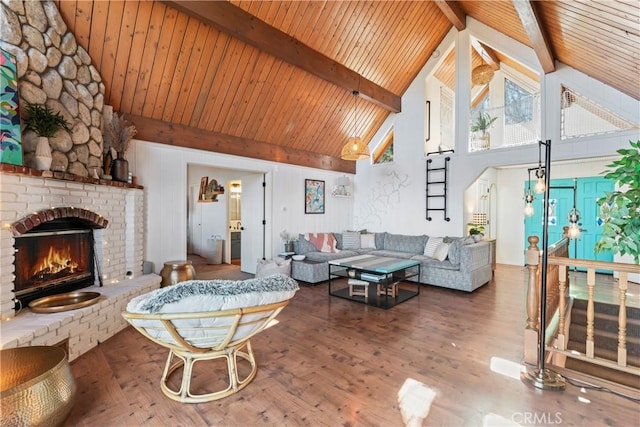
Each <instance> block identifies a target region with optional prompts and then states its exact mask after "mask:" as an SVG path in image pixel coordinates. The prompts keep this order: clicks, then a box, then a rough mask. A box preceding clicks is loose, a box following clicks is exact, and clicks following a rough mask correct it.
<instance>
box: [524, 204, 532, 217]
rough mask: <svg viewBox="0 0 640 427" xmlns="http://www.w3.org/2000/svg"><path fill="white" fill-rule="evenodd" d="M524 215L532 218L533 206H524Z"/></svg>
mask: <svg viewBox="0 0 640 427" xmlns="http://www.w3.org/2000/svg"><path fill="white" fill-rule="evenodd" d="M524 215H525V216H533V205H532V204H531V203H527V204H526V205H524Z"/></svg>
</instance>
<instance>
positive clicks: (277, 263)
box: [255, 258, 291, 278]
mask: <svg viewBox="0 0 640 427" xmlns="http://www.w3.org/2000/svg"><path fill="white" fill-rule="evenodd" d="M278 273H282V274H284V275H286V276H291V258H289V259H287V260H284V259H282V258H276V259H275V260H273V259H260V260H258V266H257V267H256V276H255V277H256V278H258V277H266V276H271V275H272V274H278Z"/></svg>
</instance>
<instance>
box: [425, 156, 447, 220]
mask: <svg viewBox="0 0 640 427" xmlns="http://www.w3.org/2000/svg"><path fill="white" fill-rule="evenodd" d="M450 160H451V157H449V156H447V157H445V158H444V166H443V167H441V168H434V167H431V163H432V162H433V159H427V221H431V220H432V219H433V218H432V217H431V215H430V213H431V212H434V211H442V212H443V214H444V220H445V221H450V220H451V218H449V217H448V216H447V178H448V175H449V161H450ZM432 174H433V175H434V176H432ZM433 193H436V194H433ZM437 200H441V203H436V205H437V207H431V206H434V202H435V201H437Z"/></svg>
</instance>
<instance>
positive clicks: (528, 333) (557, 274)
mask: <svg viewBox="0 0 640 427" xmlns="http://www.w3.org/2000/svg"><path fill="white" fill-rule="evenodd" d="M565 240H566V242H565ZM528 241H529V248H528V249H527V255H526V260H527V269H528V270H529V279H528V285H527V304H526V307H527V326H526V328H525V340H524V362H525V363H527V364H531V365H536V364H537V357H538V351H537V343H538V331H539V325H540V313H539V305H540V304H539V295H540V286H541V271H540V267H539V266H540V264H541V263H540V249H539V248H538V246H537V243H538V241H539V238H538V237H537V236H530V237H529V238H528ZM563 246H564V247H565V248H564V249H561V248H562V247H563ZM556 249H559V250H558V251H556ZM565 249H566V250H567V252H566V253H564V252H563V251H564V250H565ZM569 267H577V268H581V269H585V270H586V272H587V319H586V323H587V324H586V328H587V334H586V339H585V341H586V342H585V349H586V351H585V354H582V353H579V352H576V351H574V350H569V349H567V343H568V341H569V336H568V331H569V323H570V313H569V312H570V300H569V295H568V294H569V292H568V291H569V274H568V271H569ZM548 269H549V271H548V272H547V304H548V305H547V307H548V308H547V314H549V313H550V312H551V315H550V316H552V317H553V319H556V320H557V322H555V321H553V320H552V321H551V322H547V324H548V325H550V326H549V327H548V328H547V330H546V334H547V335H546V337H547V340H546V341H547V342H546V345H545V347H546V351H547V352H550V353H551V354H553V355H554V356H555V357H554V361H555V364H558V363H557V362H558V361H563V360H565V359H566V357H571V358H574V359H578V360H582V361H585V362H588V363H593V364H596V365H600V366H604V367H607V368H611V369H615V370H618V371H622V372H628V373H632V374H635V375H640V368H637V367H633V366H628V365H627V346H626V343H627V310H626V304H627V289H628V275H629V274H640V266H638V265H634V264H625V263H619V262H604V261H591V260H581V259H572V258H569V257H568V239H564V238H563V239H562V240H561V241H559V242H558V243H555V244H554V245H551V246H550V247H549V257H548ZM596 270H609V271H614V272H617V273H618V275H619V278H618V290H619V309H618V352H617V360H616V361H612V360H609V359H605V358H601V357H596V356H595V342H594V336H595V308H594V307H595V300H594V294H595V287H596ZM551 294H552V295H553V296H551V297H550V295H551ZM550 298H553V299H554V301H553V302H551V301H549V299H550ZM547 317H549V316H547ZM550 343H553V344H552V345H551V344H550ZM561 365H564V363H563V362H561Z"/></svg>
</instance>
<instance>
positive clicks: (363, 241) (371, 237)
mask: <svg viewBox="0 0 640 427" xmlns="http://www.w3.org/2000/svg"><path fill="white" fill-rule="evenodd" d="M359 249H376V234H374V233H366V234H361V235H360V248H359Z"/></svg>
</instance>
